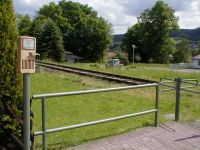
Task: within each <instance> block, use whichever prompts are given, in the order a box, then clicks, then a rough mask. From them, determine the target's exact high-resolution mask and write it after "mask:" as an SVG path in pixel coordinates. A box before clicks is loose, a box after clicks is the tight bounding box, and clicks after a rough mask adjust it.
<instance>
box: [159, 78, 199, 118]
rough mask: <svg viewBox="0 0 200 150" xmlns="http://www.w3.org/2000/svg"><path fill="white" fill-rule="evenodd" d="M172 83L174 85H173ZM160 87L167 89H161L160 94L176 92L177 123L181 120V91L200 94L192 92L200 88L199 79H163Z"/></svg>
mask: <svg viewBox="0 0 200 150" xmlns="http://www.w3.org/2000/svg"><path fill="white" fill-rule="evenodd" d="M171 83H174V85H171ZM159 86H160V87H167V88H165V89H161V88H160V92H167V91H175V92H176V106H175V121H178V120H179V111H180V108H179V107H180V96H181V91H186V92H190V93H195V94H200V91H194V90H191V88H196V87H198V86H200V84H199V81H198V80H197V79H182V78H179V77H178V78H175V79H171V78H169V79H168V78H161V79H160V82H159Z"/></svg>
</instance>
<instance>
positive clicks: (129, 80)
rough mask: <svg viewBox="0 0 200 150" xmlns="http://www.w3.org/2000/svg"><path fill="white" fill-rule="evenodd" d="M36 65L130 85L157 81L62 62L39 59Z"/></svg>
mask: <svg viewBox="0 0 200 150" xmlns="http://www.w3.org/2000/svg"><path fill="white" fill-rule="evenodd" d="M36 65H38V66H41V67H45V68H50V69H53V70H58V71H63V72H69V73H75V74H79V75H85V76H90V77H95V78H100V79H103V80H108V81H113V82H118V83H126V84H129V85H139V84H147V83H156V81H152V80H147V79H141V78H135V77H128V76H124V75H118V74H112V73H106V72H99V71H93V70H87V69H81V68H75V67H70V66H65V65H60V64H52V63H46V62H40V61H37V62H36Z"/></svg>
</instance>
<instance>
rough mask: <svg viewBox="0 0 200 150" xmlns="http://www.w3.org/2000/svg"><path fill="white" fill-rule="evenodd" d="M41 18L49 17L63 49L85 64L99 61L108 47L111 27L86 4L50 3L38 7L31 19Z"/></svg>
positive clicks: (69, 2) (63, 0) (63, 1)
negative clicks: (57, 30) (60, 36)
mask: <svg viewBox="0 0 200 150" xmlns="http://www.w3.org/2000/svg"><path fill="white" fill-rule="evenodd" d="M44 18H46V19H47V18H51V19H52V20H53V21H54V22H55V23H56V25H57V26H58V27H59V28H60V31H61V35H62V37H63V44H64V48H65V50H67V51H70V52H73V53H74V54H75V55H78V56H81V57H84V58H85V59H87V60H88V61H99V60H102V59H103V54H104V51H105V50H106V49H107V48H108V46H109V45H110V44H111V39H112V37H111V24H110V23H108V22H107V21H106V20H104V19H103V18H102V17H98V16H97V12H96V11H94V10H93V9H92V8H91V7H89V6H88V5H82V4H80V3H76V2H71V1H65V0H62V1H60V2H59V3H58V4H57V5H56V4H55V3H53V2H51V3H49V5H44V6H43V7H42V8H40V10H39V11H38V12H37V15H36V19H35V20H41V19H44ZM34 22H37V21H34ZM35 25H36V24H35ZM35 29H38V28H35ZM33 31H34V30H33ZM34 32H35V31H34ZM35 33H38V32H35Z"/></svg>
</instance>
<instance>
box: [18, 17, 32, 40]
mask: <svg viewBox="0 0 200 150" xmlns="http://www.w3.org/2000/svg"><path fill="white" fill-rule="evenodd" d="M17 25H18V29H19V34H20V35H22V36H25V35H26V36H28V35H30V34H31V31H30V29H31V26H32V20H31V17H30V16H29V15H19V14H18V15H17Z"/></svg>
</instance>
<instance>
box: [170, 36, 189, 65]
mask: <svg viewBox="0 0 200 150" xmlns="http://www.w3.org/2000/svg"><path fill="white" fill-rule="evenodd" d="M190 59H191V52H190V45H189V42H188V40H187V39H185V38H183V39H182V40H181V42H180V43H178V44H177V51H176V52H175V53H174V55H173V61H174V62H175V63H188V62H190Z"/></svg>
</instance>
